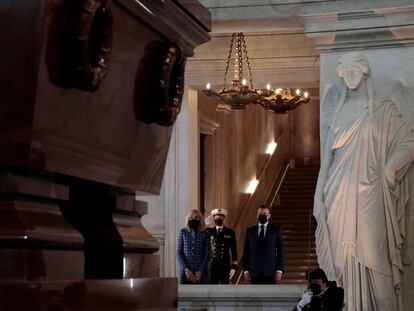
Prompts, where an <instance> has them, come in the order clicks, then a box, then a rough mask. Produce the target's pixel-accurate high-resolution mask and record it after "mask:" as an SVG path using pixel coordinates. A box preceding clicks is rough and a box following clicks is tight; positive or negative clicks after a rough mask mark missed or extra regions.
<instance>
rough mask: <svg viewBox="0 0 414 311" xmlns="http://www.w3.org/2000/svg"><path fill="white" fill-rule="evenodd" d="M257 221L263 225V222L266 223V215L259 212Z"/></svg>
mask: <svg viewBox="0 0 414 311" xmlns="http://www.w3.org/2000/svg"><path fill="white" fill-rule="evenodd" d="M258 219H259V222H260V223H261V224H262V225H263V224H265V223H267V216H266V214H259V218H258Z"/></svg>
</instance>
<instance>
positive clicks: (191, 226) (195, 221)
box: [188, 219, 200, 230]
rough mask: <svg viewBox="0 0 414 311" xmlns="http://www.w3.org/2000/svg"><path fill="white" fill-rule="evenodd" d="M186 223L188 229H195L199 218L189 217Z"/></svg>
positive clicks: (198, 223)
mask: <svg viewBox="0 0 414 311" xmlns="http://www.w3.org/2000/svg"><path fill="white" fill-rule="evenodd" d="M188 225H189V226H190V229H193V230H197V228H198V226H199V225H200V219H190V221H189V222H188Z"/></svg>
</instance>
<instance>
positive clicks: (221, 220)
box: [214, 219, 223, 226]
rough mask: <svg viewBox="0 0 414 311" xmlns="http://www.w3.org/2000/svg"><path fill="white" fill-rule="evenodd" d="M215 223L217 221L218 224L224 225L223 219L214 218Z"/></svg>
mask: <svg viewBox="0 0 414 311" xmlns="http://www.w3.org/2000/svg"><path fill="white" fill-rule="evenodd" d="M214 223H215V224H216V225H217V226H222V225H223V219H214Z"/></svg>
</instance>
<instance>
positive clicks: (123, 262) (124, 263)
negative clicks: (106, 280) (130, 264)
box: [122, 256, 126, 279]
mask: <svg viewBox="0 0 414 311" xmlns="http://www.w3.org/2000/svg"><path fill="white" fill-rule="evenodd" d="M122 264H123V271H122V274H123V277H124V279H125V276H126V258H125V256H124V258H123V260H122Z"/></svg>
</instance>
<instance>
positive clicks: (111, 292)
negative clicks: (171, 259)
mask: <svg viewBox="0 0 414 311" xmlns="http://www.w3.org/2000/svg"><path fill="white" fill-rule="evenodd" d="M176 306H177V279H176V278H147V279H124V280H99V281H98V280H88V281H81V280H79V281H75V280H74V281H56V282H10V281H4V282H0V310H7V311H27V310H39V311H40V310H42V311H43V310H45V311H46V310H48V311H52V310H53V311H69V310H70V311H75V310H76V311H81V310H82V311H83V310H85V311H86V310H88V311H107V310H117V311H135V310H176Z"/></svg>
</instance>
